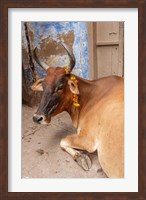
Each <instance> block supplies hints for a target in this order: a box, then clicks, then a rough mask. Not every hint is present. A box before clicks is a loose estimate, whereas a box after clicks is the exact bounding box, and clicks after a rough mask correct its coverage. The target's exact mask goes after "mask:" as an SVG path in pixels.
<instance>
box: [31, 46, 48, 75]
mask: <svg viewBox="0 0 146 200" xmlns="http://www.w3.org/2000/svg"><path fill="white" fill-rule="evenodd" d="M36 51H37V47H36V48H35V49H34V54H33V55H34V59H35V61H36V62H37V63H38V65H40V66H41V67H42V68H43V69H44V70H45V71H46V70H47V69H48V68H49V67H48V65H46V64H45V63H44V62H41V61H40V60H39V59H38V57H37V54H36Z"/></svg>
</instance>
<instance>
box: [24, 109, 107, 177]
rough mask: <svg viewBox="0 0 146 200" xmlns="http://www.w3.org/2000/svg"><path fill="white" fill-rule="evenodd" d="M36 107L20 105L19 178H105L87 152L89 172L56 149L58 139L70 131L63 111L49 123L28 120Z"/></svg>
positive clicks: (95, 156)
mask: <svg viewBox="0 0 146 200" xmlns="http://www.w3.org/2000/svg"><path fill="white" fill-rule="evenodd" d="M35 111H36V108H30V107H27V106H23V108H22V115H23V116H22V119H23V126H22V178H105V177H106V175H105V174H104V172H103V171H102V169H101V166H100V164H99V162H98V159H97V153H94V154H92V155H90V158H91V160H92V167H91V169H90V170H89V171H84V170H83V169H82V168H80V167H79V166H78V165H77V163H76V162H75V161H74V160H73V159H72V157H71V156H70V155H69V154H68V153H67V152H65V151H63V150H62V149H61V148H60V141H61V139H62V138H63V137H65V136H67V135H68V134H72V133H74V131H75V129H74V127H73V126H72V123H71V119H70V117H69V115H68V114H67V113H65V112H64V113H61V114H59V115H58V116H56V117H54V118H52V120H51V123H50V124H49V125H38V124H36V123H34V122H33V121H32V116H33V114H34V112H35Z"/></svg>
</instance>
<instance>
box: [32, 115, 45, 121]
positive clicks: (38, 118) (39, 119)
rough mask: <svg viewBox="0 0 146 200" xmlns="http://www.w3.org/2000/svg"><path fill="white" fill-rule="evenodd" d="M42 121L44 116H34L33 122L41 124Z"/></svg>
mask: <svg viewBox="0 0 146 200" xmlns="http://www.w3.org/2000/svg"><path fill="white" fill-rule="evenodd" d="M42 120H43V117H42V116H39V115H34V116H33V121H34V122H37V123H40V122H41V121H42Z"/></svg>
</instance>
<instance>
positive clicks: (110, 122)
mask: <svg viewBox="0 0 146 200" xmlns="http://www.w3.org/2000/svg"><path fill="white" fill-rule="evenodd" d="M62 46H63V47H64V49H65V50H66V52H67V54H68V56H69V60H70V62H69V64H68V66H65V67H47V69H46V72H47V76H46V77H45V78H41V79H39V80H37V81H36V82H35V83H34V84H33V85H32V90H35V91H43V93H42V99H41V102H40V104H39V107H38V110H37V112H36V113H35V114H34V116H33V121H34V122H36V123H39V124H48V123H50V121H51V117H52V116H55V115H57V114H59V113H61V112H63V111H66V112H68V113H69V115H70V117H71V119H72V123H73V125H74V127H75V128H76V132H75V133H74V134H72V135H68V136H66V137H65V138H63V139H62V140H61V142H60V146H61V148H62V149H63V150H65V151H66V152H68V153H69V154H70V155H71V156H72V157H73V159H74V160H75V161H76V162H77V163H78V165H79V166H81V167H82V168H83V169H84V170H89V169H90V168H91V165H92V163H91V159H90V157H89V156H88V155H86V153H83V152H89V153H93V152H96V151H97V155H98V160H99V162H100V165H101V167H102V169H103V171H104V172H105V173H106V175H107V176H108V177H110V178H123V177H124V80H123V78H122V77H118V76H109V77H104V78H100V79H98V80H85V79H83V78H81V77H78V76H76V75H74V74H72V73H71V72H72V70H73V68H74V66H75V62H76V60H75V56H74V54H73V52H72V51H71V50H70V49H69V47H68V46H67V45H66V44H65V43H62ZM37 51H38V50H37V48H35V50H34V58H35V61H36V62H37V63H38V64H39V65H40V66H41V67H42V68H44V69H45V68H46V66H45V63H43V62H42V61H41V59H40V58H38V56H37Z"/></svg>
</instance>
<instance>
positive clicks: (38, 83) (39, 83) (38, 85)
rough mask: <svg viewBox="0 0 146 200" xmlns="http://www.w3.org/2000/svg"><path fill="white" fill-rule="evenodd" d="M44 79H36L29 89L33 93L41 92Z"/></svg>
mask: <svg viewBox="0 0 146 200" xmlns="http://www.w3.org/2000/svg"><path fill="white" fill-rule="evenodd" d="M43 80H44V78H40V79H38V80H37V81H36V82H35V83H34V84H33V85H32V86H31V89H32V90H34V91H43V87H42V82H43Z"/></svg>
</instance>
